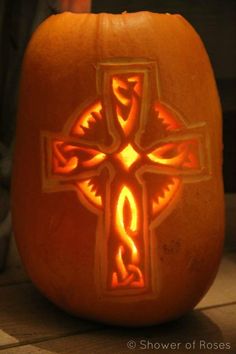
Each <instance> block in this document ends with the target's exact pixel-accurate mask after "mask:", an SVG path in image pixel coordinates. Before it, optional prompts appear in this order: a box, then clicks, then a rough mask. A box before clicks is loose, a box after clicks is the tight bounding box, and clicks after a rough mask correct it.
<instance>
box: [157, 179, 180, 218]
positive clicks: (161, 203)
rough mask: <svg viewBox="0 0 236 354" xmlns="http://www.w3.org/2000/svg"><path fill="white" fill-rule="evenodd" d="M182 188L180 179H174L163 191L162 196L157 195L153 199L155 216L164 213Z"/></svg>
mask: <svg viewBox="0 0 236 354" xmlns="http://www.w3.org/2000/svg"><path fill="white" fill-rule="evenodd" d="M179 186H180V179H179V178H175V177H173V178H172V181H171V183H169V184H168V185H167V186H166V187H165V188H164V190H163V193H162V195H157V196H155V195H154V197H153V201H152V211H153V214H158V213H159V212H160V211H162V210H163V209H164V208H165V207H167V205H168V204H169V203H170V202H171V201H172V199H173V198H174V197H175V194H176V192H177V191H178V189H179Z"/></svg>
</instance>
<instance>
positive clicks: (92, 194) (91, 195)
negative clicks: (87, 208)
mask: <svg viewBox="0 0 236 354" xmlns="http://www.w3.org/2000/svg"><path fill="white" fill-rule="evenodd" d="M77 186H78V188H79V189H80V190H81V191H82V192H83V194H84V195H85V197H86V198H87V199H88V200H89V201H90V202H92V203H93V204H94V205H95V206H97V207H101V206H102V198H101V196H100V195H98V194H97V190H96V187H95V185H94V184H93V183H92V181H91V179H87V180H85V181H81V182H78V183H77Z"/></svg>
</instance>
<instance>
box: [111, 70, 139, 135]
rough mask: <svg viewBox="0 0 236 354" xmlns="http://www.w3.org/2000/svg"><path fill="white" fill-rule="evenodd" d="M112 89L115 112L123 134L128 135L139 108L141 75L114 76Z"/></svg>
mask: <svg viewBox="0 0 236 354" xmlns="http://www.w3.org/2000/svg"><path fill="white" fill-rule="evenodd" d="M112 90H113V94H114V97H115V99H116V100H115V113H116V117H117V120H118V122H119V124H120V126H121V128H122V130H123V132H124V134H125V135H128V134H129V133H130V132H131V130H132V128H133V126H134V124H135V120H136V117H137V114H138V111H139V108H140V99H141V97H140V95H141V91H142V85H141V76H140V75H131V76H123V77H122V76H121V77H118V76H114V77H113V78H112Z"/></svg>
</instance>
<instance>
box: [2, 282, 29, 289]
mask: <svg viewBox="0 0 236 354" xmlns="http://www.w3.org/2000/svg"><path fill="white" fill-rule="evenodd" d="M21 284H32V282H31V280H20V281H18V282H15V283H7V282H6V283H3V284H1V283H0V288H4V287H8V286H15V285H21Z"/></svg>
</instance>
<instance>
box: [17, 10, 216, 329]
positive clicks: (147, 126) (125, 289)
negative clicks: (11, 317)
mask: <svg viewBox="0 0 236 354" xmlns="http://www.w3.org/2000/svg"><path fill="white" fill-rule="evenodd" d="M221 151H222V142H221V111H220V104H219V99H218V94H217V90H216V85H215V81H214V78H213V74H212V69H211V66H210V63H209V60H208V57H207V54H206V52H205V49H204V47H203V44H202V42H201V41H200V39H199V37H198V35H197V34H196V33H195V31H194V30H193V29H192V27H191V26H190V25H189V24H188V23H187V22H186V21H185V20H184V19H183V18H182V17H181V16H179V15H161V14H152V13H148V12H141V13H133V14H121V15H109V14H100V15H94V14H91V15H88V14H86V15H82V14H70V13H65V14H62V15H57V16H53V17H51V18H49V19H48V20H46V21H45V22H44V23H43V24H42V25H41V26H40V27H39V29H38V30H37V31H36V33H35V34H34V35H33V38H32V40H31V42H30V44H29V47H28V49H27V52H26V55H25V60H24V66H23V74H22V83H21V95H20V106H19V119H18V128H17V139H16V153H15V164H14V176H13V186H12V189H13V203H12V207H13V219H14V220H13V221H14V229H15V236H16V239H17V244H18V247H19V251H20V254H21V257H22V260H23V263H24V265H25V267H26V269H27V271H28V273H29V275H30V277H31V278H32V280H33V282H34V283H35V284H36V286H37V287H38V288H39V289H40V290H41V291H42V292H43V293H44V294H45V295H46V296H47V297H48V298H49V299H51V300H52V301H53V302H55V303H56V304H57V305H59V306H60V307H61V308H63V309H65V310H67V311H69V312H71V313H74V314H76V315H78V316H80V317H84V318H89V319H95V320H99V321H103V322H107V323H113V324H121V325H135V326H138V325H150V324H155V323H160V322H163V321H167V320H170V319H172V318H176V317H178V316H180V315H181V314H183V313H184V312H186V311H188V310H190V309H192V308H193V307H194V306H195V305H196V304H197V302H198V301H199V300H200V299H201V298H202V296H203V295H204V294H205V292H206V291H207V289H208V288H209V286H210V285H211V283H212V281H213V279H214V277H215V274H216V271H217V267H218V264H219V258H220V254H221V249H222V241H223V186H222V175H221V165H222V160H221Z"/></svg>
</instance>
